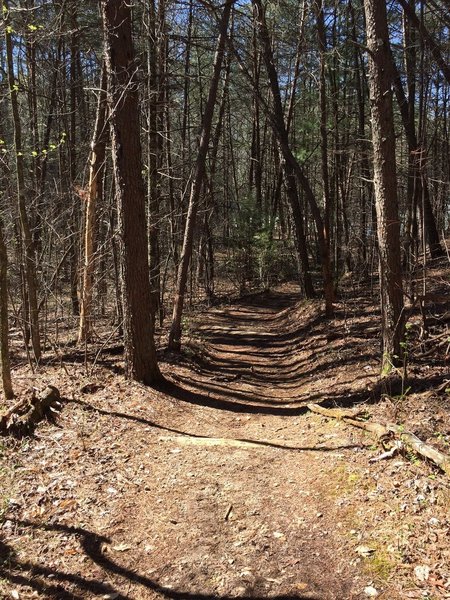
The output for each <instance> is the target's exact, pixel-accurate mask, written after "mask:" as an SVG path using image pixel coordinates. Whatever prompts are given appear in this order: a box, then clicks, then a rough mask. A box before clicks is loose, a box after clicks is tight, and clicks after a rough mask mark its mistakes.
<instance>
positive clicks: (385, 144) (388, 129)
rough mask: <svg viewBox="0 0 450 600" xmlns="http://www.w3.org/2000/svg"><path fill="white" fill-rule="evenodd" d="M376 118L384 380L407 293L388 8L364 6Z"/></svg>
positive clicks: (396, 356) (371, 1)
mask: <svg viewBox="0 0 450 600" xmlns="http://www.w3.org/2000/svg"><path fill="white" fill-rule="evenodd" d="M364 10H365V15H366V32H367V47H368V51H369V52H368V62H369V90H370V102H371V114H372V142H373V155H374V158H373V161H374V167H373V168H374V187H375V204H376V211H377V225H378V248H379V259H380V291H381V326H382V344H383V347H382V368H381V373H382V375H387V374H389V372H390V371H391V370H392V367H393V366H394V365H396V364H397V363H398V362H399V360H400V357H401V355H402V348H401V340H402V338H403V322H402V321H403V310H402V309H403V291H402V270H401V255H400V221H399V215H398V198H397V173H396V163H395V132H394V116H393V110H392V91H391V82H392V73H391V68H390V46H389V33H388V26H387V15H386V4H385V3H384V2H383V1H382V0H364Z"/></svg>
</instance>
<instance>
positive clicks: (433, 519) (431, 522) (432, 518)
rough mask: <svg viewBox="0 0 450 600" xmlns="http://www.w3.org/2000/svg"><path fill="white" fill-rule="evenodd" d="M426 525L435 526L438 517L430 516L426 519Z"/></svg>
mask: <svg viewBox="0 0 450 600" xmlns="http://www.w3.org/2000/svg"><path fill="white" fill-rule="evenodd" d="M428 525H430V526H431V527H437V526H438V525H439V519H436V517H431V519H430V520H429V521H428Z"/></svg>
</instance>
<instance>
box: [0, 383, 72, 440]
mask: <svg viewBox="0 0 450 600" xmlns="http://www.w3.org/2000/svg"><path fill="white" fill-rule="evenodd" d="M60 410H61V395H60V393H59V390H58V388H56V387H54V386H53V385H49V386H47V387H46V388H45V389H44V390H42V391H40V392H38V393H35V392H33V393H32V395H31V397H30V398H22V399H21V400H19V401H18V402H16V404H14V405H13V406H12V407H11V408H10V409H9V410H7V411H6V412H5V413H4V414H3V415H1V416H0V435H13V436H16V437H22V436H24V435H30V434H31V433H33V431H34V429H35V427H36V425H37V424H38V423H39V422H40V421H42V420H43V419H51V418H52V417H53V416H54V414H55V413H58V412H59V411H60Z"/></svg>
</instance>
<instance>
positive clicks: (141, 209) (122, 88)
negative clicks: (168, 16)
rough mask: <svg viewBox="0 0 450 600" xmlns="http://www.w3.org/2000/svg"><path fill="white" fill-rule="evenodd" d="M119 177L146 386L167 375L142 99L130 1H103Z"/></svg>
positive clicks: (129, 298) (124, 250) (134, 353)
mask: <svg viewBox="0 0 450 600" xmlns="http://www.w3.org/2000/svg"><path fill="white" fill-rule="evenodd" d="M102 16H103V28H104V35H105V61H106V70H107V78H108V104H109V110H110V118H109V121H110V131H111V142H112V154H113V167H114V178H115V185H116V196H117V206H118V211H117V212H118V218H119V239H120V246H121V247H120V251H121V257H120V258H121V262H122V264H121V279H122V282H121V283H122V294H123V308H124V338H125V360H126V373H127V375H128V377H130V378H131V379H136V380H138V381H142V382H144V383H145V384H147V385H151V384H155V383H157V382H158V381H160V380H161V379H162V375H161V372H160V370H159V367H158V363H157V359H156V350H155V342H154V337H153V320H152V315H151V301H152V298H151V288H150V280H149V265H148V253H147V248H148V243H147V231H146V219H145V191H144V181H143V178H142V149H141V142H140V128H139V98H138V88H137V81H136V76H135V73H136V66H137V65H136V62H135V59H134V49H133V41H132V18H131V7H130V4H129V3H128V2H126V0H102Z"/></svg>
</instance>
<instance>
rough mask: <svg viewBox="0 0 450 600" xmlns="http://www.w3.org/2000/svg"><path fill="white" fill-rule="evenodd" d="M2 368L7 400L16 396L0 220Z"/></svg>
mask: <svg viewBox="0 0 450 600" xmlns="http://www.w3.org/2000/svg"><path fill="white" fill-rule="evenodd" d="M0 369H1V376H2V387H3V393H4V395H5V398H6V399H7V400H10V399H11V398H14V391H13V388H12V382H11V367H10V362H9V326H8V256H7V253H6V245H5V240H4V237H3V223H2V222H1V221H0Z"/></svg>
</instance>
